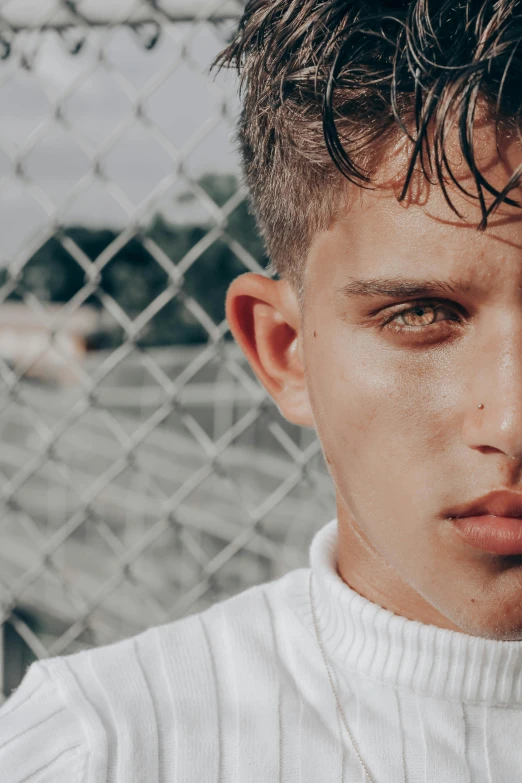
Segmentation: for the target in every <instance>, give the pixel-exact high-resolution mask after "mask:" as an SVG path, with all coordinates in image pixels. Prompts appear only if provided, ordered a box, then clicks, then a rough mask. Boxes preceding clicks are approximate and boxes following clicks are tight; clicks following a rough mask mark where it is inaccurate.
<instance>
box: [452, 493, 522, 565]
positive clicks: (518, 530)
mask: <svg viewBox="0 0 522 783" xmlns="http://www.w3.org/2000/svg"><path fill="white" fill-rule="evenodd" d="M446 518H447V519H448V520H450V521H451V522H452V524H453V526H454V528H455V530H456V532H457V533H458V534H459V536H460V537H461V538H463V539H464V540H465V541H466V543H468V544H469V545H470V546H472V547H473V548H475V549H480V550H482V551H483V552H489V553H492V554H497V555H522V494H521V493H517V492H511V491H504V490H500V491H495V492H490V493H489V494H488V495H485V496H483V497H482V498H478V499H476V500H473V501H471V502H470V503H467V504H464V505H461V506H458V507H455V508H454V509H452V510H450V511H449V512H448V515H447V517H446Z"/></svg>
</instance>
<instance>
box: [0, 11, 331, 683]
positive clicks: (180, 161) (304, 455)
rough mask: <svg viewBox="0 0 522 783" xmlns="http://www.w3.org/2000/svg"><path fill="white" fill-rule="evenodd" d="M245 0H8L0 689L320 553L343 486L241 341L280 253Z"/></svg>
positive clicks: (0, 274)
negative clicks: (230, 58)
mask: <svg viewBox="0 0 522 783" xmlns="http://www.w3.org/2000/svg"><path fill="white" fill-rule="evenodd" d="M240 12H241V7H240V4H239V3H238V2H236V0H213V2H203V1H202V2H194V1H192V0H191V2H190V3H189V2H185V0H176V2H172V0H165V1H164V2H163V3H162V2H160V0H157V1H156V2H152V0H150V1H149V2H145V0H142V2H128V1H127V0H114V2H111V0H103V1H102V0H86V1H85V2H83V3H82V2H77V3H74V2H70V1H69V0H63V2H57V0H38V2H36V0H12V2H7V3H6V2H3V3H2V4H1V5H0V58H1V60H0V107H1V109H2V117H3V119H2V126H1V128H0V182H1V187H0V204H1V211H0V214H1V215H2V232H1V234H0V300H1V302H2V306H1V307H0V433H1V437H2V449H1V451H0V509H1V511H0V514H1V516H0V541H1V547H0V642H1V643H0V658H1V660H0V694H2V697H1V698H5V697H6V696H8V695H9V693H10V692H11V691H12V689H13V688H14V687H16V685H17V684H18V683H19V682H20V680H21V678H22V676H23V674H24V671H25V669H26V667H27V665H28V664H29V663H30V662H31V661H32V660H34V659H35V658H43V657H47V656H53V655H61V654H67V653H71V652H75V651H77V650H79V649H84V648H86V647H89V646H92V645H98V644H107V643H110V642H113V641H116V640H118V639H120V638H123V637H126V636H129V635H132V634H135V633H138V632H140V631H141V630H143V629H145V628H147V627H149V626H151V625H157V624H162V623H165V622H168V621H171V620H174V619H177V618H180V617H182V616H184V615H187V614H190V613H193V612H196V611H200V610H202V609H204V608H205V607H207V606H209V605H210V604H212V603H213V602H215V601H217V600H222V599H224V598H226V597H228V596H230V595H233V594H235V593H237V592H239V591H240V590H244V589H245V588H247V587H249V586H251V585H254V584H257V583H261V582H264V581H267V580H269V579H273V578H276V577H278V576H280V575H282V574H283V573H285V572H286V571H288V570H290V569H293V568H296V567H300V566H305V565H307V562H308V546H309V543H310V540H311V538H312V536H313V534H314V532H315V531H316V530H317V529H318V528H319V527H320V526H321V525H322V524H324V523H325V521H327V520H328V519H330V518H331V516H333V515H334V513H335V511H334V495H333V490H332V487H331V482H330V479H329V478H328V475H327V472H326V469H325V466H324V463H323V459H322V455H321V452H320V447H319V444H318V441H317V439H316V437H315V434H314V433H313V432H312V431H310V430H304V429H301V428H297V427H293V426H291V425H289V424H288V423H287V422H286V421H284V420H283V419H282V417H281V416H280V415H279V413H278V410H277V408H276V407H275V406H274V405H273V403H272V402H271V400H270V399H269V398H268V396H267V394H266V393H265V391H264V389H262V387H261V386H260V385H259V383H258V382H257V380H256V379H255V377H254V375H253V373H252V372H251V370H250V368H249V367H248V365H247V363H246V361H245V360H244V358H243V356H242V354H241V352H240V351H239V349H238V348H237V346H236V345H235V344H234V343H233V341H232V340H231V336H230V333H229V330H228V326H227V323H226V320H225V315H224V296H225V292H226V288H227V286H228V284H229V283H230V280H231V279H232V278H233V277H234V276H235V275H237V274H239V273H241V272H243V271H247V270H251V271H255V272H264V268H265V266H266V258H265V257H264V255H263V248H262V246H261V243H260V241H259V238H258V236H257V235H256V233H255V228H254V226H253V221H252V217H251V215H250V214H249V212H248V209H247V205H246V201H245V194H244V192H243V189H242V187H241V185H240V177H239V176H238V161H237V156H236V152H235V150H234V144H233V141H232V134H233V129H234V122H235V117H236V115H237V110H238V99H237V94H236V90H237V87H236V82H235V77H234V75H233V74H230V73H224V72H222V73H220V74H218V75H217V76H210V75H209V73H208V66H209V65H210V62H211V61H212V59H213V58H214V57H215V55H216V54H217V53H218V51H220V50H221V48H222V47H223V46H224V45H225V43H226V41H227V39H228V38H229V36H230V34H231V32H232V30H233V28H234V25H235V24H236V23H237V19H238V17H239V14H240Z"/></svg>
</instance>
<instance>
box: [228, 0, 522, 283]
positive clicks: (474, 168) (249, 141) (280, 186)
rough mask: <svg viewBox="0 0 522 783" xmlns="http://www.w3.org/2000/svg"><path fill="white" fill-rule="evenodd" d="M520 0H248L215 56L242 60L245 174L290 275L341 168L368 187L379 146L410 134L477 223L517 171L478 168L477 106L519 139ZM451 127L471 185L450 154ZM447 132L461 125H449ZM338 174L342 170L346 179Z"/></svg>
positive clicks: (429, 167)
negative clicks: (502, 179)
mask: <svg viewBox="0 0 522 783" xmlns="http://www.w3.org/2000/svg"><path fill="white" fill-rule="evenodd" d="M521 39H522V6H521V0H442V1H441V0H411V1H408V0H290V1H288V0H249V2H248V3H247V5H246V8H245V11H244V14H243V17H242V19H241V21H240V23H239V26H238V29H237V32H236V34H235V36H234V38H233V40H232V41H231V43H230V45H229V46H228V47H227V48H226V49H225V51H224V52H222V53H221V54H220V55H219V57H218V58H217V60H216V62H215V63H214V65H217V66H219V67H222V66H232V67H235V68H237V71H238V73H239V76H240V92H241V95H242V99H243V110H242V113H241V117H240V121H239V124H238V131H237V138H238V141H239V145H240V150H241V155H242V162H243V171H244V178H245V181H246V185H247V187H248V189H249V191H250V194H251V200H252V206H253V210H254V213H255V214H256V217H257V220H258V223H259V226H260V229H261V232H262V234H263V236H264V238H265V242H266V245H267V250H268V252H269V255H270V256H271V258H272V260H273V262H274V264H275V267H276V268H277V270H278V271H279V272H280V273H281V274H283V275H285V276H288V277H290V278H291V279H292V280H294V282H295V281H296V280H298V279H299V275H300V269H301V267H302V262H303V258H304V255H305V254H306V251H307V249H308V247H309V245H310V242H311V240H312V238H313V235H314V233H315V232H317V231H318V230H321V228H325V227H326V226H327V225H328V224H329V222H330V221H331V220H332V218H333V217H334V215H335V212H336V210H337V209H338V208H339V204H340V203H341V202H340V196H341V193H342V192H343V191H344V189H345V186H346V180H348V181H349V182H350V183H352V184H354V185H357V186H359V187H362V188H369V187H374V186H373V185H372V179H373V176H374V174H375V166H376V162H377V161H378V156H379V153H380V152H381V153H382V151H383V149H384V148H385V147H386V144H387V143H390V142H391V141H392V140H396V139H397V138H400V136H403V137H405V139H406V140H407V141H408V143H409V145H410V149H411V151H410V153H409V160H408V163H407V166H406V170H405V172H404V185H403V188H402V192H401V194H400V199H404V198H405V197H406V195H407V192H408V189H409V187H410V184H411V180H412V177H413V174H414V171H415V170H416V169H418V168H419V167H420V169H421V171H422V172H423V174H424V176H425V177H426V179H427V180H428V181H429V182H431V183H433V184H438V185H440V186H441V188H442V191H443V193H444V197H445V199H446V201H447V203H448V204H449V206H450V207H451V209H452V210H453V211H454V212H455V213H456V214H457V215H458V216H459V217H462V216H461V215H460V214H459V212H458V210H457V208H456V206H455V204H454V203H453V201H452V199H451V195H450V191H449V190H448V185H449V184H453V185H454V186H456V187H457V188H458V189H459V190H460V191H461V192H462V193H464V194H466V195H467V196H469V197H471V198H473V199H476V200H477V202H478V204H479V205H480V209H481V214H482V219H481V221H480V224H479V226H478V228H479V229H485V228H486V227H487V223H488V218H489V217H490V215H492V213H493V212H494V211H495V210H496V209H497V208H498V206H499V205H500V204H501V203H503V202H505V203H507V204H511V205H512V206H516V207H521V206H522V204H521V203H520V202H519V201H518V200H516V199H514V198H512V197H511V196H510V193H511V192H512V191H513V190H514V189H515V188H516V187H517V186H518V185H519V183H520V181H521V179H522V167H520V168H518V169H517V170H516V171H515V172H514V173H513V174H512V175H511V176H510V177H509V179H508V181H507V182H506V183H505V185H504V186H503V187H502V189H501V190H498V189H497V188H495V187H494V186H493V185H492V183H491V182H489V180H488V179H487V177H486V175H485V174H484V173H483V172H482V171H481V170H480V167H479V165H478V162H477V153H476V141H475V138H476V128H477V118H478V117H479V115H483V114H484V107H485V108H486V110H487V119H488V122H491V123H493V124H494V125H495V126H496V131H497V146H498V134H499V132H500V130H501V131H502V133H503V134H509V135H512V136H515V137H516V138H518V140H519V141H520V140H521V136H522V134H521V111H522V89H521V84H522V47H521V45H520V44H521ZM450 130H454V131H456V133H457V138H458V145H459V147H460V151H461V153H462V157H463V159H464V161H465V164H466V165H467V167H468V169H469V172H470V173H471V175H472V179H471V181H472V188H471V189H468V188H466V187H465V186H464V185H463V184H462V182H461V181H460V180H459V179H458V178H457V176H456V174H455V171H454V170H453V168H452V165H451V163H450V161H449V156H448V137H449V133H450ZM453 135H455V133H453ZM343 183H344V184H343Z"/></svg>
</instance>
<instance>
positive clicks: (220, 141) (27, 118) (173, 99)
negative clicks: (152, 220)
mask: <svg viewBox="0 0 522 783" xmlns="http://www.w3.org/2000/svg"><path fill="white" fill-rule="evenodd" d="M232 27H233V23H232V22H231V23H228V24H227V26H226V27H222V28H220V29H221V37H220V33H219V31H218V30H217V29H216V28H215V27H214V26H212V25H203V26H200V27H199V28H198V31H197V34H196V35H195V37H194V38H193V39H190V41H189V43H188V51H189V52H190V56H191V58H192V59H193V60H194V62H191V63H190V64H188V63H187V62H182V63H181V64H180V65H179V67H178V68H177V69H176V70H175V71H174V73H173V74H172V75H171V76H169V78H168V79H167V80H166V81H164V82H163V84H162V85H161V86H160V87H158V89H157V90H155V91H154V92H153V93H152V94H151V95H150V97H147V98H146V99H145V100H144V102H143V103H144V109H145V111H146V113H147V114H148V115H149V116H150V118H151V120H152V121H153V122H154V123H156V124H157V125H158V127H159V128H160V129H161V130H162V131H163V133H164V134H165V135H166V136H167V138H168V139H169V141H170V142H171V143H172V144H173V145H174V146H175V147H176V148H178V149H179V148H180V147H182V146H183V145H184V144H186V143H187V142H188V141H189V140H190V139H191V138H192V137H193V136H194V134H196V133H197V131H198V130H199V129H201V128H202V126H203V125H204V124H205V122H206V121H207V120H208V119H209V118H210V117H212V116H213V115H214V114H215V113H216V111H217V110H219V106H220V101H221V95H220V94H218V92H217V91H216V90H212V87H211V82H210V80H209V77H208V76H206V75H205V73H204V72H205V69H206V68H207V67H208V65H209V64H210V62H211V60H212V59H213V57H214V56H215V55H216V54H217V52H218V51H219V50H220V49H221V48H222V46H223V38H222V36H223V34H224V32H225V30H226V29H231V28H232ZM190 30H191V27H190V26H189V25H186V24H177V25H175V26H172V27H170V28H169V29H168V30H166V31H164V33H163V35H162V36H161V37H160V40H159V42H158V44H157V45H156V46H155V47H154V48H153V49H151V50H150V51H147V50H146V49H145V48H144V46H143V44H142V43H141V41H140V40H139V38H138V37H137V35H136V33H134V32H133V31H131V30H128V29H123V28H120V29H117V30H114V31H107V30H106V29H101V28H100V29H97V30H95V31H91V32H90V33H89V38H88V40H87V42H86V43H85V45H84V47H83V49H82V50H81V51H80V53H79V54H77V55H75V56H72V55H71V54H70V53H69V52H68V48H67V47H68V46H70V45H71V44H72V43H73V42H74V41H75V40H76V39H77V35H75V34H70V36H69V37H68V40H67V41H64V40H62V39H61V38H60V37H59V36H58V35H57V34H56V33H54V32H47V33H44V34H32V33H31V34H27V33H25V34H23V35H19V36H18V37H17V39H16V47H15V50H14V52H13V53H12V55H11V56H10V57H9V58H8V59H7V60H4V61H0V111H1V117H2V120H1V123H0V180H1V187H0V205H1V213H0V214H1V228H2V230H1V236H0V263H5V262H6V261H9V260H11V259H12V258H13V257H14V256H15V255H16V253H17V252H18V251H19V250H20V249H21V247H23V246H24V245H25V244H27V243H29V242H30V241H31V239H32V238H33V237H34V236H35V232H37V231H38V230H39V229H41V227H42V226H44V225H45V224H46V222H48V218H47V215H46V213H45V210H44V209H43V208H42V206H41V205H40V204H39V203H38V201H36V200H35V198H34V197H33V195H32V194H31V193H30V191H29V190H28V188H27V186H26V185H25V184H23V183H22V182H20V180H19V179H17V178H16V177H15V178H13V177H12V174H13V163H12V160H11V159H10V156H13V155H16V154H17V153H19V151H20V150H23V149H25V148H26V145H27V143H28V140H29V139H30V138H31V135H32V134H35V133H38V130H37V129H38V128H40V129H41V128H42V122H44V121H45V120H46V119H47V118H48V117H49V116H52V103H53V102H54V101H56V99H58V98H59V96H63V95H64V94H65V93H66V91H67V90H68V89H69V88H70V86H71V85H72V84H73V82H74V80H76V79H78V78H80V79H81V82H80V83H78V84H77V85H76V86H75V88H74V90H73V91H72V94H71V96H70V97H69V98H68V99H67V100H65V101H64V102H63V113H64V116H65V117H66V119H67V121H68V122H69V123H70V125H71V127H72V131H73V132H72V133H71V132H69V131H67V130H65V129H64V128H63V127H61V126H60V125H59V124H57V123H56V122H55V121H53V122H52V123H51V125H50V126H49V128H48V129H47V130H46V132H45V133H44V134H42V135H41V136H38V140H37V142H36V144H35V145H34V148H33V149H32V151H31V152H30V154H29V155H28V156H27V157H26V158H25V163H24V166H25V170H26V173H27V175H28V176H29V177H30V178H31V180H33V181H34V182H36V183H37V184H38V185H39V186H40V188H42V189H43V191H44V192H45V193H46V194H47V195H48V196H49V198H50V199H52V201H53V202H54V203H55V204H56V205H57V206H59V207H63V206H65V207H66V209H65V213H63V217H62V220H63V221H64V222H65V223H66V224H67V223H73V222H74V223H82V224H86V225H99V226H108V227H116V228H118V227H122V226H124V225H125V223H126V222H127V219H128V218H127V214H126V212H125V210H124V209H122V207H121V206H120V205H119V204H118V201H117V199H116V198H115V197H114V195H113V194H111V193H110V192H108V190H107V188H105V187H104V186H103V184H101V183H96V184H94V185H92V186H91V187H90V188H89V190H88V191H87V192H86V193H83V194H82V195H81V196H80V197H79V198H77V199H76V200H75V201H74V202H71V198H70V193H71V190H72V189H73V187H74V185H75V183H76V182H78V180H80V179H81V177H83V176H84V174H85V173H86V172H87V171H89V169H90V168H91V164H90V163H89V159H88V157H87V154H86V152H85V151H84V150H83V149H82V145H81V144H80V143H79V142H78V135H80V136H81V137H82V138H83V139H84V140H85V142H84V143H85V144H86V145H90V147H91V148H92V149H94V150H98V149H100V147H101V145H103V144H104V142H106V140H107V139H108V138H109V137H110V135H111V133H112V132H113V131H114V130H115V129H116V128H117V127H118V126H119V124H120V123H121V122H122V121H124V120H125V119H126V118H127V117H129V116H132V112H133V105H134V103H135V101H134V99H133V98H132V97H131V98H129V97H128V95H127V94H126V92H125V88H124V87H122V85H121V84H119V83H118V77H117V76H116V77H115V74H114V73H112V72H111V70H110V69H109V68H107V67H106V66H105V65H104V64H103V63H102V64H97V60H96V54H97V46H98V44H99V42H100V41H105V44H104V47H103V50H104V53H105V55H106V58H107V60H108V61H109V63H110V64H111V65H112V66H114V68H115V69H116V72H117V74H121V76H123V77H125V78H126V79H127V80H128V81H129V83H130V85H132V87H130V88H129V89H136V90H143V89H144V88H145V87H146V85H148V84H150V82H151V80H154V78H155V77H156V76H157V75H158V74H159V73H160V72H163V70H164V69H166V68H168V66H169V65H170V64H172V63H174V62H175V61H177V59H178V55H179V43H180V42H181V40H182V39H183V38H184V37H186V36H187V35H188V34H189V33H190ZM21 49H24V50H25V51H26V52H28V53H29V55H30V59H32V60H33V67H32V69H31V70H30V71H25V70H23V69H21V68H20V65H19V57H18V56H17V52H19V51H20V50H21ZM34 50H36V54H34V56H33V54H32V53H33V51H34ZM92 69H93V70H92ZM86 74H88V75H87V78H82V75H83V76H85V75H86ZM215 84H216V85H220V86H222V87H224V88H225V89H226V91H227V93H228V94H229V96H230V97H229V98H228V101H227V104H228V107H229V113H230V115H231V117H235V116H236V114H237V110H238V99H237V96H236V81H235V76H234V74H232V73H227V72H222V73H221V74H220V75H219V76H218V77H217V78H216V79H215ZM45 127H47V126H45ZM232 133H233V128H232V126H231V125H230V124H229V123H227V122H226V121H225V120H224V119H223V120H221V121H220V123H219V125H218V127H217V128H215V129H214V130H213V132H212V133H211V134H210V135H209V136H208V137H207V138H206V139H205V140H204V141H202V142H201V143H200V144H199V145H198V146H197V148H196V149H194V150H193V151H192V153H191V154H190V155H189V157H188V158H187V160H186V164H185V166H186V170H187V172H188V173H189V174H190V175H191V176H192V177H194V178H197V177H198V176H200V175H201V174H202V173H204V172H208V171H221V172H237V170H238V160H237V154H236V152H235V150H234V145H233V141H232ZM33 138H34V136H33ZM6 153H7V154H6ZM101 164H102V167H103V170H104V171H105V173H106V174H107V176H109V177H110V179H111V181H112V182H114V183H116V184H117V185H118V187H119V188H121V190H122V191H123V192H124V194H125V197H126V198H127V199H128V200H129V201H130V202H131V203H132V204H133V205H135V206H138V205H139V204H140V202H141V201H142V199H143V198H145V197H146V196H147V194H148V193H150V192H151V190H152V189H153V188H154V187H155V186H156V185H157V184H158V183H159V182H160V181H161V180H162V178H163V177H164V176H165V175H166V174H168V173H169V172H172V171H173V170H174V169H173V162H172V158H171V157H170V155H169V152H167V151H166V150H165V149H164V148H163V147H162V145H161V143H160V142H159V141H158V140H157V139H155V138H154V136H153V134H152V133H151V132H150V130H148V129H147V128H146V127H144V126H143V125H142V124H140V123H139V122H138V121H134V122H132V124H131V127H130V128H129V129H127V130H126V131H125V133H124V134H123V136H122V137H121V138H120V139H119V140H118V141H117V142H116V144H115V145H114V146H113V147H112V148H111V149H110V150H109V151H108V152H106V153H105V154H103V155H102V158H101ZM185 190H186V185H185V184H184V183H183V182H182V181H178V182H177V184H176V185H174V186H173V187H172V188H171V189H170V190H169V191H168V192H166V193H165V195H164V196H163V197H162V199H161V201H160V203H159V205H158V210H159V211H162V212H163V213H165V214H166V215H168V216H169V217H170V218H171V219H175V220H181V221H183V220H185V219H187V218H188V219H194V217H195V216H196V211H195V208H194V206H180V205H177V204H176V195H179V193H181V192H183V191H185ZM197 214H201V215H204V214H206V213H205V212H204V211H202V210H200V211H199V212H198V213H197Z"/></svg>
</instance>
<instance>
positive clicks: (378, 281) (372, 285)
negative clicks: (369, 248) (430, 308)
mask: <svg viewBox="0 0 522 783" xmlns="http://www.w3.org/2000/svg"><path fill="white" fill-rule="evenodd" d="M472 288H473V285H472V284H471V283H469V282H466V281H464V280H435V279H434V280H419V279H415V278H408V277H401V276H398V277H373V278H359V279H357V278H352V279H350V282H348V283H345V284H344V285H342V286H340V287H339V289H338V292H339V293H340V294H341V295H342V296H344V297H348V298H350V297H356V296H362V297H367V298H370V297H374V296H389V297H392V298H396V299H399V298H401V297H405V296H406V297H408V296H429V295H433V294H436V293H439V294H457V293H461V294H469V292H470V291H471V289H472Z"/></svg>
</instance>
